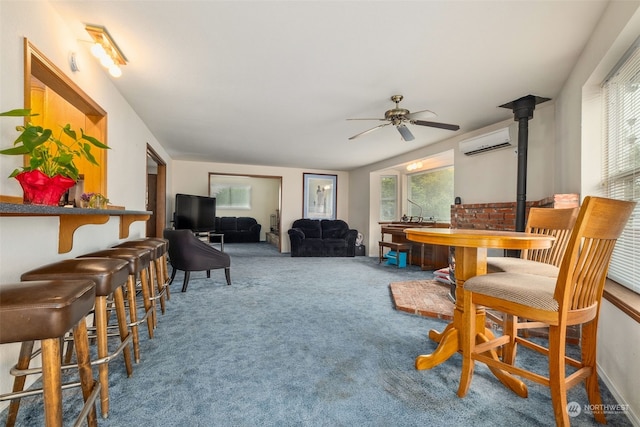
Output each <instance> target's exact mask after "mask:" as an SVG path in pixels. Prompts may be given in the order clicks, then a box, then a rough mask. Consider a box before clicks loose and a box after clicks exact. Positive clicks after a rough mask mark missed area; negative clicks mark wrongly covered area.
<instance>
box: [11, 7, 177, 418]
mask: <svg viewBox="0 0 640 427" xmlns="http://www.w3.org/2000/svg"><path fill="white" fill-rule="evenodd" d="M78 24H81V23H78ZM24 37H27V38H28V39H29V40H30V41H31V42H32V43H33V44H34V45H35V47H36V48H37V49H39V50H40V51H41V52H42V53H43V54H44V55H45V56H47V58H49V60H51V61H52V62H53V63H54V64H56V66H57V67H59V68H60V69H61V70H63V71H64V72H65V73H66V74H67V75H68V76H69V77H70V78H71V79H72V80H73V81H74V82H75V83H76V84H77V85H78V86H79V87H80V88H82V90H83V91H85V92H86V93H87V94H88V95H89V96H90V97H92V98H93V100H94V101H96V102H97V103H98V104H99V105H100V106H101V107H102V108H104V109H105V110H106V111H107V113H108V141H107V142H108V144H109V145H110V146H111V150H109V153H108V163H107V173H108V182H107V188H108V193H107V196H108V197H109V199H110V200H111V202H112V203H113V204H117V205H122V206H125V207H126V208H127V209H130V210H144V209H145V188H146V145H147V143H149V144H150V145H151V146H152V147H153V148H154V150H155V151H156V152H157V153H158V154H159V155H160V156H161V157H162V158H163V159H166V160H167V163H170V162H169V160H170V159H169V156H168V155H167V153H166V151H165V150H164V149H163V148H162V147H161V146H160V144H159V143H158V141H156V139H155V138H154V137H153V135H152V134H151V132H149V130H148V129H147V127H146V126H145V125H144V123H143V122H142V120H140V118H139V117H138V116H137V115H136V113H135V112H134V111H133V109H132V108H131V107H130V106H129V105H128V104H127V102H126V101H125V99H124V98H123V97H122V96H121V95H120V93H119V92H118V91H117V90H116V88H115V87H114V85H113V84H112V83H111V80H110V78H109V77H108V76H107V75H106V73H105V72H104V71H103V69H102V67H100V66H99V64H98V63H97V62H96V61H95V60H94V59H93V58H92V57H91V56H89V52H88V50H87V47H86V46H85V45H86V44H83V43H80V42H79V39H80V38H81V37H79V36H78V35H77V34H75V33H74V32H73V31H72V30H71V29H70V28H69V27H68V26H67V23H65V22H64V21H63V20H62V19H61V18H60V16H59V15H58V14H57V13H56V11H55V10H54V9H53V8H52V7H51V6H50V5H49V3H47V2H40V1H31V2H22V1H16V2H10V1H0V69H1V70H2V72H1V73H0V94H1V96H0V111H6V110H10V109H13V108H22V107H23V106H24V99H23V87H24V77H23V56H24V54H23V38H24ZM71 51H75V52H77V55H78V60H79V61H80V63H81V64H83V65H82V69H81V71H80V72H77V73H72V72H71V70H70V69H69V66H68V63H67V58H68V55H69V52H71ZM125 73H126V70H125ZM16 124H19V123H15V122H13V121H12V120H7V119H6V118H2V120H0V146H2V147H5V146H8V145H10V144H11V142H13V140H14V139H15V135H16V132H15V125H16ZM21 162H22V159H21V158H19V157H18V156H0V194H2V195H10V196H11V195H14V196H22V190H21V189H20V186H19V185H18V184H17V183H15V180H13V179H7V178H5V177H7V176H8V175H9V174H10V173H11V171H12V170H13V169H15V168H17V167H19V166H21ZM170 168H171V167H170V164H169V165H168V175H169V177H170V176H171V172H170ZM58 222H59V221H58V218H57V217H2V218H0V272H1V275H0V281H1V282H2V283H9V282H15V281H19V280H20V275H21V274H22V273H23V272H24V271H27V270H30V269H33V268H36V267H38V266H40V265H44V264H47V263H50V262H55V261H59V260H62V259H67V258H73V257H75V256H78V255H81V254H83V253H87V252H89V251H95V250H98V249H102V248H104V247H108V246H110V245H113V244H116V243H118V242H119V239H118V236H119V220H118V219H117V218H112V219H111V220H110V221H109V222H108V223H107V224H105V225H87V226H83V227H80V228H79V229H78V230H77V231H76V232H75V234H74V246H73V250H72V251H71V252H69V253H66V254H58V250H57V247H58ZM144 233H145V224H144V222H136V223H134V224H133V225H132V226H131V230H130V238H136V237H142V236H144ZM16 360H17V346H15V345H2V346H0V393H5V392H7V391H10V389H11V385H12V383H13V381H12V378H13V377H10V376H9V374H8V372H9V368H10V366H11V365H13V364H14V363H15V362H16ZM5 406H6V402H4V404H3V406H0V410H2V409H3V408H4V407H5Z"/></svg>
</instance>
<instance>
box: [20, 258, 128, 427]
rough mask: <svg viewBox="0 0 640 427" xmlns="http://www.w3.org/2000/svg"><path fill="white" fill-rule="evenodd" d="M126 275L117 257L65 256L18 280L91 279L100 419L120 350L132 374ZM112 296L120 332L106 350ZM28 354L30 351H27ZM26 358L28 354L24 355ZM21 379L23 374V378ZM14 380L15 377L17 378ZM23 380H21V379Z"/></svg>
mask: <svg viewBox="0 0 640 427" xmlns="http://www.w3.org/2000/svg"><path fill="white" fill-rule="evenodd" d="M128 276H129V270H128V263H127V262H126V261H124V260H120V259H109V258H80V259H79V258H76V259H67V260H62V261H59V262H55V263H53V264H48V265H45V266H42V267H38V268H36V269H34V270H31V271H28V272H26V273H23V274H22V276H21V277H20V279H21V280H22V281H23V282H24V281H33V280H53V279H85V280H92V281H93V282H94V283H95V285H96V287H95V310H94V316H95V328H96V338H97V340H96V341H97V348H98V359H97V360H95V361H94V362H93V364H95V365H98V373H99V377H100V389H101V391H100V407H101V413H102V417H103V418H107V416H108V415H109V362H110V361H111V360H113V359H114V358H115V357H116V356H117V355H119V354H120V353H123V356H124V363H125V368H126V370H127V375H128V376H131V375H132V374H133V367H132V365H131V349H130V348H129V345H130V344H131V341H132V338H133V334H131V333H130V330H129V326H128V323H127V313H126V308H125V305H124V293H123V288H124V287H125V286H126V284H127V279H128ZM110 295H113V300H114V304H115V309H116V310H115V311H116V318H117V320H118V329H119V332H120V345H119V346H118V348H117V349H116V350H115V351H113V352H112V353H109V349H108V341H107V340H108V330H107V328H108V323H109V322H108V307H107V298H108V297H109V296H110ZM29 353H30V352H29ZM24 356H25V357H28V355H27V354H25V355H24ZM28 363H29V361H28V360H23V359H22V358H21V359H20V362H19V366H18V367H17V369H21V368H22V366H24V365H26V366H28ZM22 378H23V379H24V377H22ZM16 381H17V378H16ZM23 383H24V381H23Z"/></svg>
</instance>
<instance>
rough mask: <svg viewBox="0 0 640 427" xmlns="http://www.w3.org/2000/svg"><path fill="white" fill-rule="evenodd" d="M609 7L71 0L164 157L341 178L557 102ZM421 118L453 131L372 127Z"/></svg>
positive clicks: (593, 1)
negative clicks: (103, 39) (537, 104)
mask: <svg viewBox="0 0 640 427" xmlns="http://www.w3.org/2000/svg"><path fill="white" fill-rule="evenodd" d="M607 3H608V0H586V1H579V0H570V1H556V0H538V1H513V0H511V1H507V0H501V1H482V0H475V1H407V2H402V1H301V0H299V1H213V0H210V1H167V0H164V1H154V0H145V1H142V0H136V1H126V2H125V1H116V0H112V1H79V0H69V1H68V0H64V1H63V0H53V1H52V4H53V5H54V7H55V8H56V9H57V10H58V11H59V12H60V13H61V15H62V16H63V17H65V19H68V20H69V24H70V26H71V27H72V28H73V29H74V30H75V31H77V32H78V36H79V37H81V38H83V39H86V40H89V36H88V34H87V33H86V32H84V30H83V25H84V24H86V23H90V24H96V25H103V26H105V27H107V29H108V30H109V32H110V33H111V35H112V36H113V38H114V39H115V41H116V43H118V45H119V47H120V48H121V50H122V51H123V52H124V54H125V55H126V57H127V59H128V60H129V63H128V64H127V65H126V66H125V67H123V75H122V77H120V78H119V79H114V82H115V85H116V86H117V88H118V89H119V90H120V91H121V93H122V94H123V96H124V97H125V98H126V99H127V101H128V102H129V103H130V104H131V106H132V107H133V108H134V109H135V111H136V112H137V113H138V114H139V115H140V117H141V118H142V120H143V121H144V122H145V123H146V124H147V126H148V127H149V129H150V130H151V131H152V133H153V134H154V135H155V137H156V138H157V139H158V141H159V142H160V144H161V145H162V146H163V147H164V148H165V149H166V150H167V152H168V153H169V154H170V155H171V156H172V157H173V158H174V159H181V160H199V161H212V162H222V163H240V164H256V165H272V166H287V167H299V168H310V169H312V168H317V169H332V170H350V169H353V168H356V167H359V166H363V165H366V164H370V163H374V162H376V161H379V160H382V159H385V158H388V157H392V156H395V155H398V154H402V153H405V152H408V151H412V150H415V149H416V148H420V147H423V146H426V145H428V144H432V143H434V142H437V141H440V140H443V139H446V138H449V137H451V136H453V135H456V134H460V133H465V132H469V131H473V130H475V129H478V128H481V127H484V126H487V125H489V124H493V123H496V122H498V121H501V120H505V119H508V118H510V117H512V113H511V111H510V110H507V109H504V108H498V106H499V105H502V104H504V103H507V102H509V101H512V100H514V99H517V98H520V97H522V96H525V95H529V94H533V95H537V96H542V97H548V98H552V99H553V98H554V97H556V96H557V94H558V92H559V90H560V88H561V86H562V84H563V83H564V81H565V80H566V79H567V77H568V75H569V73H570V71H571V68H572V67H573V65H574V64H575V62H576V60H577V58H578V56H579V54H580V52H581V51H582V49H583V47H584V45H585V43H586V42H587V40H588V38H589V36H590V34H591V33H592V31H593V29H594V27H595V25H596V23H597V21H598V19H599V17H600V16H601V14H602V12H603V10H604V8H605V7H606V4H607ZM394 94H402V95H404V101H403V102H402V103H401V104H400V106H401V107H404V108H407V109H409V110H411V111H418V110H424V109H429V110H432V111H434V112H436V113H437V114H438V117H437V118H435V119H430V120H433V121H441V122H445V123H453V124H458V125H460V127H461V129H460V130H459V131H457V133H456V132H452V131H448V130H441V129H434V128H429V127H423V126H415V125H413V126H412V125H409V126H410V129H411V132H412V133H413V134H414V135H415V137H416V139H415V140H414V141H411V142H405V141H403V140H402V139H401V138H400V134H399V133H398V132H397V131H396V130H395V129H394V128H393V126H387V127H385V128H382V129H380V130H378V131H376V132H372V133H370V134H367V135H364V136H361V137H359V138H357V139H355V140H353V141H349V140H348V138H349V137H350V136H353V135H355V134H357V133H360V132H362V131H364V130H366V129H369V128H372V127H375V126H377V125H379V124H380V122H376V121H371V122H369V121H347V120H346V119H347V118H359V117H373V118H378V117H379V118H382V117H384V112H385V111H386V110H388V109H390V108H392V107H393V106H394V105H395V104H393V103H392V102H391V101H390V96H391V95H394Z"/></svg>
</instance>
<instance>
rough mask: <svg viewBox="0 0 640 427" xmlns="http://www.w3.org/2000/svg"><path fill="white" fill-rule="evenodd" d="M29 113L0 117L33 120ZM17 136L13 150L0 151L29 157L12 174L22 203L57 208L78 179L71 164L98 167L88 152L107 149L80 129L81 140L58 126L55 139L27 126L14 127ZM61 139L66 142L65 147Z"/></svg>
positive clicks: (22, 111)
mask: <svg viewBox="0 0 640 427" xmlns="http://www.w3.org/2000/svg"><path fill="white" fill-rule="evenodd" d="M33 116H37V114H31V110H30V109H16V110H10V111H5V112H4V113H0V117H33ZM16 130H17V131H18V132H20V134H19V135H18V138H16V140H15V141H14V142H13V146H12V147H10V148H5V149H3V150H0V154H6V155H18V156H24V155H28V156H29V164H28V165H26V166H24V167H22V168H20V169H16V170H14V171H13V172H12V173H11V175H9V177H10V178H13V177H15V178H16V179H17V180H18V182H19V183H20V185H21V186H22V189H23V191H24V200H25V203H33V204H44V205H57V204H58V202H59V200H60V197H61V196H62V194H63V193H64V192H65V191H67V190H68V189H69V188H71V187H72V186H73V185H74V184H75V182H76V181H77V179H78V168H77V167H76V165H75V163H74V160H75V159H78V158H84V159H86V160H88V161H89V162H90V163H91V164H94V165H98V162H97V161H96V159H95V157H94V156H93V154H92V153H91V148H92V147H96V148H100V149H108V148H109V147H108V146H107V145H105V144H103V143H102V142H100V141H99V140H97V139H96V138H94V137H92V136H89V135H86V134H85V133H84V131H83V130H82V129H80V136H79V137H78V134H77V133H76V131H74V130H73V129H72V128H71V125H69V124H67V125H65V126H61V129H60V131H59V132H58V135H57V136H56V135H55V134H54V131H53V130H52V129H46V128H43V127H42V126H36V125H33V124H32V123H31V122H27V123H26V124H25V125H24V126H16ZM61 138H65V141H68V142H67V143H65V142H63V141H62V139H61Z"/></svg>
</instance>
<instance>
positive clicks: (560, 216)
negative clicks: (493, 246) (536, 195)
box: [487, 208, 579, 277]
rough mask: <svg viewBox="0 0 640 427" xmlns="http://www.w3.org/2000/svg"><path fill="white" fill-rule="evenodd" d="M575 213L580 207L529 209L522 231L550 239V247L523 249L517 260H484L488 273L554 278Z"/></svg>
mask: <svg viewBox="0 0 640 427" xmlns="http://www.w3.org/2000/svg"><path fill="white" fill-rule="evenodd" d="M578 210H579V208H567V209H553V208H531V209H529V215H528V217H527V225H526V227H525V230H524V231H525V232H526V233H534V234H543V235H545V236H553V237H555V240H554V242H553V245H552V246H551V247H550V248H547V249H529V250H527V249H525V250H523V251H522V252H521V254H520V258H513V257H487V273H530V274H539V275H542V276H550V277H557V275H558V269H559V267H560V262H561V261H562V257H563V256H564V252H565V250H566V248H567V243H568V242H569V236H570V235H571V230H572V229H573V225H574V224H575V222H576V217H577V216H578Z"/></svg>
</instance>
